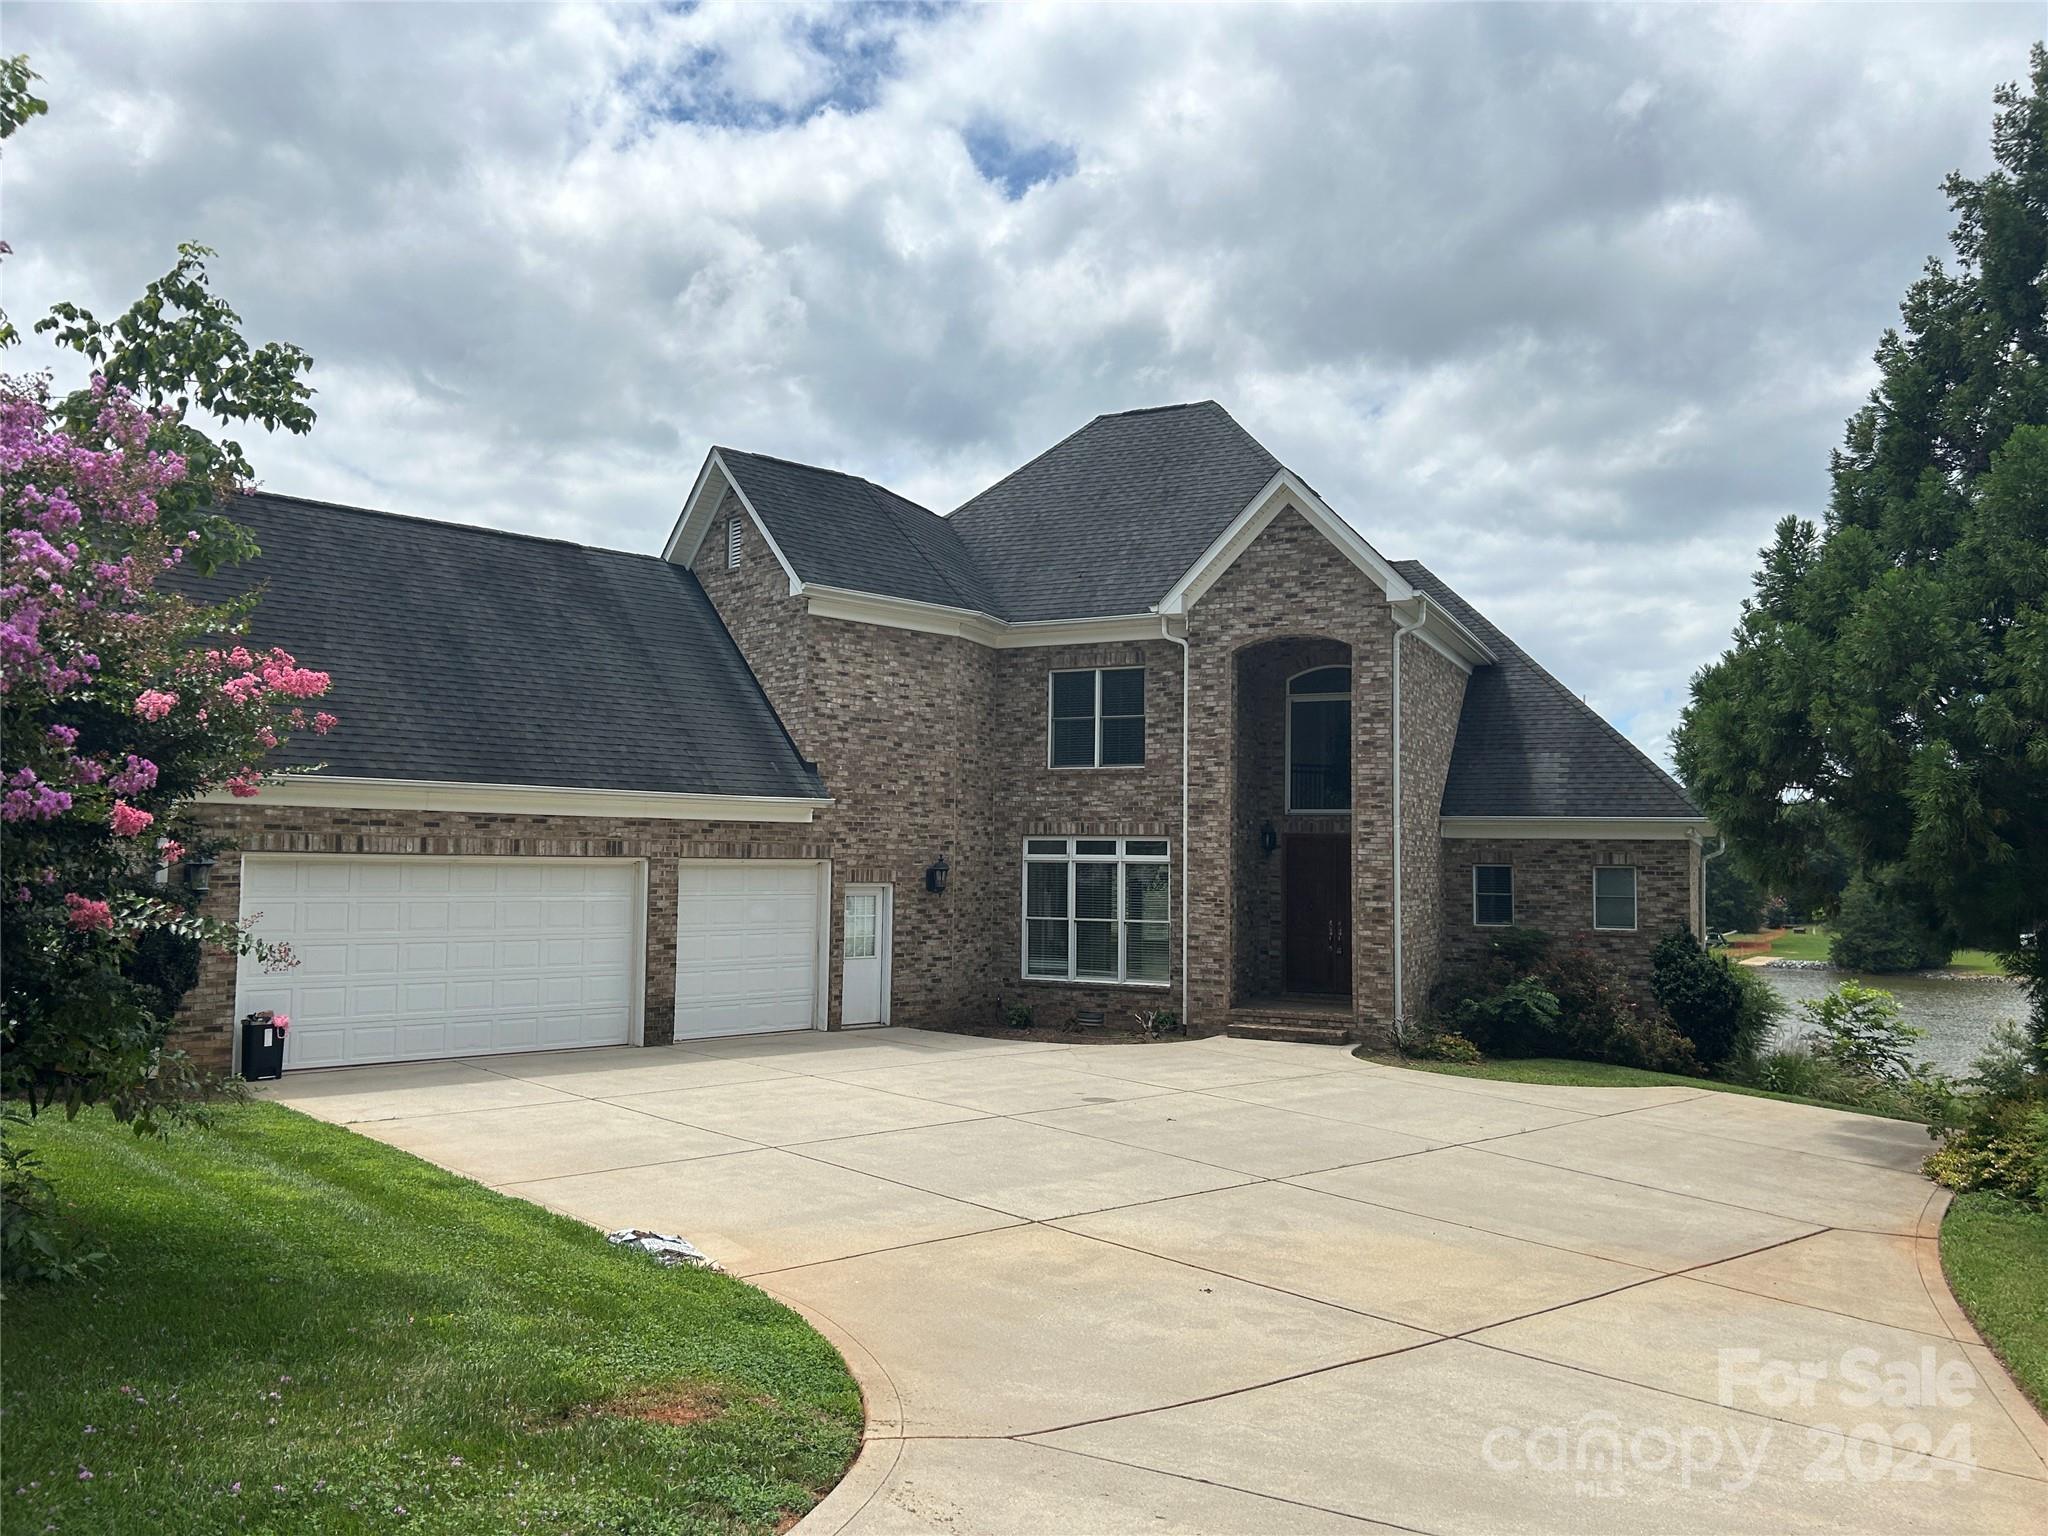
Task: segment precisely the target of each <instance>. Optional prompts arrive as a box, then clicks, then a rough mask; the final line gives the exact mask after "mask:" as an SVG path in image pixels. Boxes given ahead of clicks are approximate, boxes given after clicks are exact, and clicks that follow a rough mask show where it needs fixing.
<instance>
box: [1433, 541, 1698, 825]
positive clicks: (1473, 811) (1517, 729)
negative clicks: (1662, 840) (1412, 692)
mask: <svg viewBox="0 0 2048 1536" xmlns="http://www.w3.org/2000/svg"><path fill="white" fill-rule="evenodd" d="M1394 569H1395V570H1397V571H1399V572H1400V573H1401V574H1402V576H1404V577H1406V578H1407V580H1408V582H1409V583H1410V584H1411V585H1412V586H1414V587H1415V588H1416V589H1417V590H1418V591H1420V592H1422V593H1423V594H1425V595H1426V596H1427V597H1428V598H1429V599H1430V601H1432V602H1435V603H1441V604H1442V605H1443V606H1444V608H1445V609H1447V610H1448V611H1449V612H1450V614H1451V616H1452V617H1453V618H1455V619H1456V620H1458V622H1459V623H1461V624H1463V625H1464V626H1465V627H1466V628H1467V629H1469V630H1471V631H1472V633H1473V634H1474V635H1476V636H1478V638H1479V639H1480V640H1482V641H1483V642H1485V644H1486V646H1487V648H1488V649H1489V650H1491V651H1492V652H1493V654H1494V656H1495V657H1496V658H1498V659H1497V660H1496V661H1495V663H1494V664H1493V665H1492V666H1488V667H1480V668H1478V669H1477V670H1475V671H1474V672H1473V674H1472V677H1471V680H1470V681H1469V682H1467V683H1466V685H1465V708H1464V712H1463V713H1462V714H1461V715H1460V716H1459V717H1458V737H1457V741H1456V742H1455V744H1454V745H1453V746H1452V748H1451V772H1450V777H1449V779H1448V780H1447V781H1446V782H1445V784H1444V803H1443V814H1444V815H1446V816H1586V817H1599V816H1622V817H1658V816H1689V817H1690V816H1698V815H1699V814H1700V811H1699V809H1698V807H1696V806H1695V805H1694V804H1693V803H1692V802H1691V801H1690V800H1688V799H1687V798H1686V795H1685V791H1684V790H1682V789H1680V788H1679V787H1678V783H1677V781H1676V780H1674V779H1673V778H1672V777H1671V776H1670V775H1669V774H1667V773H1666V772H1665V771H1664V770H1663V769H1661V768H1659V767H1658V766H1657V765H1656V764H1655V763H1653V762H1652V761H1650V759H1649V758H1648V757H1646V756H1644V755H1643V753H1642V752H1641V751H1640V750H1638V749H1637V747H1636V746H1635V744H1634V743H1633V742H1631V741H1630V740H1629V739H1628V738H1627V737H1626V736H1624V735H1622V734H1621V732H1619V731H1617V730H1616V729H1615V728H1614V727H1613V726H1611V725H1609V724H1608V723H1607V722H1606V721H1605V720H1603V719H1601V718H1600V716H1599V714H1598V713H1596V712H1595V711H1594V710H1593V709H1592V708H1591V707H1590V706H1589V705H1588V704H1587V703H1586V702H1585V701H1584V700H1583V699H1581V698H1579V697H1578V695H1577V694H1575V693H1573V692H1572V691H1571V690H1570V689H1569V688H1567V687H1565V685H1564V684H1563V683H1560V682H1559V681H1558V680H1557V679H1556V678H1554V677H1552V676H1551V675H1550V674H1549V673H1548V672H1546V671H1544V670H1543V669H1542V668H1541V667H1539V666H1538V665H1536V663H1535V662H1534V661H1532V660H1530V659H1529V656H1528V653H1527V652H1525V651H1524V650H1523V649H1522V648H1521V647H1520V646H1518V645H1516V644H1515V642H1514V641H1512V640H1510V639H1509V638H1508V637H1507V636H1506V635H1504V634H1502V633H1501V632H1500V631H1499V630H1498V629H1496V628H1495V627H1494V626H1493V625H1492V624H1490V623H1488V622H1487V621H1486V620H1485V619H1484V618H1482V617H1481V616H1480V614H1479V612H1478V610H1477V609H1475V608H1474V607H1473V606H1472V605H1471V604H1470V603H1468V602H1466V601H1465V599H1463V598H1462V597H1460V596H1458V594H1457V593H1455V592H1453V591H1452V590H1451V589H1450V588H1449V587H1447V586H1445V585H1444V584H1443V582H1441V581H1439V580H1438V579H1437V577H1436V576H1435V574H1434V573H1432V572H1431V571H1430V570H1429V569H1428V568H1427V567H1426V566H1424V565H1423V564H1422V563H1421V562H1420V561H1416V560H1396V561H1395V562H1394Z"/></svg>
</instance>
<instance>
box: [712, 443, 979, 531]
mask: <svg viewBox="0 0 2048 1536" xmlns="http://www.w3.org/2000/svg"><path fill="white" fill-rule="evenodd" d="M711 451H712V452H713V453H742V454H745V455H746V456H747V457H748V458H750V459H762V460H765V461H766V462H768V463H770V464H786V465H788V466H789V467H790V468H791V469H808V470H809V471H810V472H811V473H812V474H814V475H833V476H836V477H837V478H838V479H841V480H851V481H853V482H854V483H855V484H856V485H864V486H866V487H867V488H868V489H869V490H871V491H880V492H881V493H882V494H883V495H885V496H893V497H895V498H896V500H898V501H900V502H902V503H903V504H904V505H906V506H912V507H916V508H917V510H918V511H920V512H922V513H924V514H925V515H926V516H927V517H943V516H945V514H944V513H943V512H934V511H932V509H931V508H930V507H927V506H925V505H924V504H923V503H922V502H916V501H912V500H911V499H910V498H909V497H908V496H906V495H904V494H903V493H902V492H901V491H898V490H893V489H891V488H890V487H888V486H886V485H883V484H882V483H881V482H880V481H879V480H870V479H869V478H868V477H867V476H866V475H856V474H855V473H854V472H853V471H852V470H850V469H834V468H832V467H831V466H830V465H829V464H806V463H805V462H804V461H803V460H802V459H785V458H784V457H782V455H781V454H778V453H756V452H755V451H754V450H753V449H751V448H734V447H732V446H731V445H730V444H727V443H713V444H712V445H711Z"/></svg>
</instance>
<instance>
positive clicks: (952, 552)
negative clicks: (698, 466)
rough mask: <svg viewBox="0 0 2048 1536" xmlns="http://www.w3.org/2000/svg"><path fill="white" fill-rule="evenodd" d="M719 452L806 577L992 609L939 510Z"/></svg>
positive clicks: (844, 477) (860, 485) (819, 474)
mask: <svg viewBox="0 0 2048 1536" xmlns="http://www.w3.org/2000/svg"><path fill="white" fill-rule="evenodd" d="M714 451H715V452H716V453H717V454H718V457H719V459H720V461H721V462H723V463H724V465H725V467H726V470H727V472H728V473H729V474H730V475H731V476H732V478H733V479H734V480H735V481H736V482H737V483H738V485H739V488H740V492H741V494H742V495H744V496H745V497H746V499H747V503H748V505H749V506H751V507H752V508H753V509H754V511H755V512H757V513H758V514H760V517H761V520H762V522H764V523H765V524H767V527H768V535H769V537H770V538H772V539H774V540H775V543H776V547H777V548H779V549H780V550H781V551H782V553H783V556H784V558H785V559H787V560H788V561H789V563H790V564H791V565H792V566H794V567H795V568H796V574H797V576H798V578H799V579H801V580H803V581H805V582H809V583H813V584H816V585H819V586H827V587H845V588H847V589H848V590H849V591H854V592H876V593H880V594H882V595H883V596H885V597H903V598H909V599H910V600H911V601H913V602H920V603H937V604H939V605H940V606H942V607H946V608H966V609H970V610H973V611H976V612H981V613H993V612H994V611H995V609H994V606H993V604H994V597H993V595H992V594H991V593H990V591H989V590H988V587H987V585H986V583H984V582H983V580H982V578H981V574H980V573H979V572H978V571H976V570H975V568H974V561H973V560H972V558H971V557H970V556H969V555H968V553H967V550H966V548H965V546H963V545H962V544H961V542H960V535H959V533H958V532H956V531H955V529H954V526H953V524H952V523H950V522H949V521H948V520H947V519H945V518H943V517H940V516H939V515H938V514H937V513H936V512H931V511H927V510H926V509H925V508H923V507H920V506H919V505H918V504H917V503H916V502H914V501H911V500H909V499H908V498H907V497H903V496H898V495H897V494H896V493H895V492H894V491H892V490H889V489H887V488H885V487H883V486H879V485H876V484H875V483H874V482H873V481H871V480H863V479H861V478H860V477H859V476H858V475H848V474H842V473H840V472H839V471H838V470H836V469H818V468H815V467H814V466H812V465H809V464H796V463H792V462H791V461H790V460H788V459H776V458H770V457H769V456H768V455H766V454H761V453H747V452H744V451H742V450H740V449H737V448H719V449H716V450H714ZM721 547H723V546H721Z"/></svg>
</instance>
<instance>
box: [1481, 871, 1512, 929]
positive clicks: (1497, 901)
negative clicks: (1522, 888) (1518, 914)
mask: <svg viewBox="0 0 2048 1536" xmlns="http://www.w3.org/2000/svg"><path fill="white" fill-rule="evenodd" d="M1514 920H1515V870H1514V866H1513V865H1512V864H1474V865H1473V866H1472V921H1473V922H1474V923H1476V924H1477V925H1478V926H1479V927H1481V928H1506V927H1508V926H1509V925H1510V924H1512V923H1513V922H1514Z"/></svg>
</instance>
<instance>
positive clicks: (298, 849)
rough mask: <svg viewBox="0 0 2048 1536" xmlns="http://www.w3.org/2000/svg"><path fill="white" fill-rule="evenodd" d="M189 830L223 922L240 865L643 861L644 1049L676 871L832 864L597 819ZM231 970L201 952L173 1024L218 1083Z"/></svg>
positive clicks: (421, 815)
mask: <svg viewBox="0 0 2048 1536" xmlns="http://www.w3.org/2000/svg"><path fill="white" fill-rule="evenodd" d="M198 819H199V820H200V821H201V822H203V823H204V824H205V825H206V827H207V828H208V829H209V831H210V832H212V833H214V834H216V835H218V836H221V837H224V838H227V839H229V840H231V841H232V842H233V843H234V845H235V846H236V847H237V848H238V850H239V852H237V853H228V854H223V855H222V856H221V859H220V862H219V863H218V864H216V865H215V866H214V869H213V879H212V883H211V885H210V886H209V888H208V890H207V893H206V899H205V901H204V903H203V904H202V908H201V910H202V911H203V912H205V913H206V915H208V916H210V917H219V918H225V919H227V920H228V921H230V922H232V921H234V920H235V919H236V918H237V917H239V916H240V915H241V901H242V863H241V854H249V853H298V854H354V855H364V856H384V855H392V854H427V855H440V856H444V857H472V858H475V857H483V858H535V857H539V858H570V859H645V860H646V861H647V866H648V867H647V918H646V920H647V944H646V949H647V975H646V989H645V999H646V1030H645V1038H646V1041H647V1043H648V1044H649V1045H661V1044H666V1043H667V1042H668V1041H669V1040H670V1039H672V1038H673V1036H674V1032H675V995H676V897H677V883H678V878H679V877H678V871H677V867H676V866H677V862H678V861H679V860H681V859H685V858H693V859H821V858H825V857H827V856H828V855H829V853H830V848H829V846H828V845H827V844H825V843H823V842H821V841H820V840H819V838H818V836H817V829H816V828H815V827H811V826H803V825H793V824H783V823H767V822H762V823H756V822H677V821H660V820H654V819H651V818H628V817H606V816H531V815H487V814H482V813H469V812H453V811H361V810H323V809H314V808H308V807H296V806H267V805H265V804H264V803H263V801H262V799H261V798H260V797H259V798H258V799H256V800H253V801H250V802H248V803H247V804H243V805H232V806H205V807H202V808H200V810H199V812H198ZM234 1004H235V961H234V958H233V957H232V956H229V955H225V954H222V953H220V952H218V951H208V952H206V953H205V954H203V955H202V956H201V958H200V967H199V982H198V985H197V986H195V987H194V988H193V989H192V991H191V992H189V993H187V994H186V996H185V1000H184V1002H183V1004H182V1005H181V1006H180V1007H179V1010H178V1016H177V1018H176V1020H175V1021H174V1022H173V1025H172V1030H171V1043H172V1044H173V1045H174V1046H176V1047H177V1048H178V1049H180V1050H183V1051H186V1052H188V1053H189V1054H190V1055H191V1056H192V1057H193V1059H194V1060H195V1061H197V1062H199V1063H200V1064H201V1065H202V1066H206V1067H209V1068H213V1069H216V1070H222V1071H225V1070H226V1069H227V1068H228V1066H229V1064H230V1062H231V1059H232V1056H233V1050H234V1042H233V1033H232V1031H233V1025H234Z"/></svg>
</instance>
